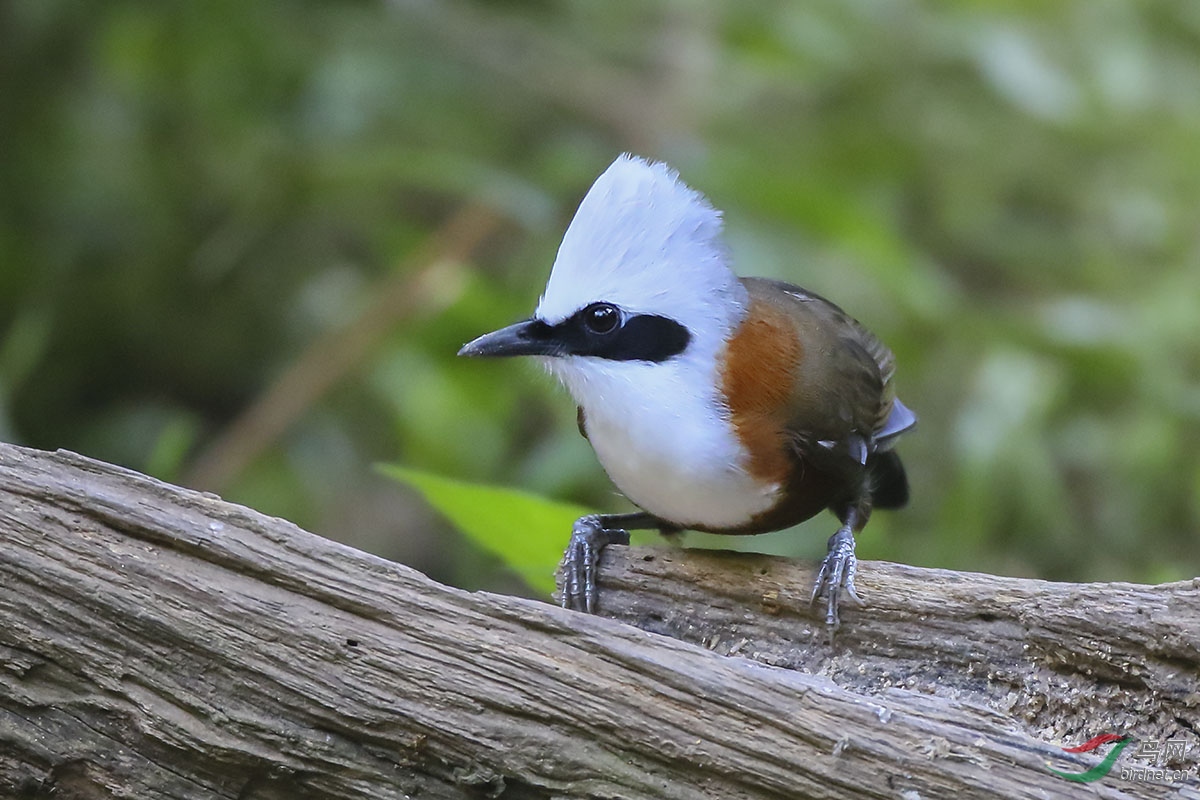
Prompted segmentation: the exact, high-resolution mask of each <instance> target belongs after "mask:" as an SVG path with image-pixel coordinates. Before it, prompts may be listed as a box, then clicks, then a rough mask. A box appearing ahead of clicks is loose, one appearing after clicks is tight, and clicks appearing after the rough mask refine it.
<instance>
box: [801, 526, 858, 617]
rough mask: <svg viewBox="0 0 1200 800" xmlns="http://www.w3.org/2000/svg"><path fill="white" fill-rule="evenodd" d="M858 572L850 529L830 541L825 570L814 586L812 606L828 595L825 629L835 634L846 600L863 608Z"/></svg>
mask: <svg viewBox="0 0 1200 800" xmlns="http://www.w3.org/2000/svg"><path fill="white" fill-rule="evenodd" d="M857 571H858V559H857V558H856V557H855V555H854V534H853V533H852V532H851V530H850V528H849V526H846V527H843V528H841V529H839V530H838V532H837V533H835V534H834V535H833V536H831V537H830V539H829V552H827V553H826V554H825V558H824V560H823V561H821V569H820V571H819V572H817V579H816V581H814V583H813V590H812V597H811V598H810V600H809V602H810V604H812V603H816V602H817V599H818V598H819V597H821V595H825V598H826V605H825V626H826V628H827V629H828V630H829V631H830V633H831V634H832V633H833V631H835V630H837V628H838V625H840V624H841V620H840V618H839V617H838V608H839V606H840V604H841V602H842V599H843V598H845V599H847V600H849V601H850V602H851V603H853V604H854V605H856V606H861V605H862V604H863V601H862V598H861V597H859V596H858V592H856V591H855V590H854V575H855V573H856V572H857Z"/></svg>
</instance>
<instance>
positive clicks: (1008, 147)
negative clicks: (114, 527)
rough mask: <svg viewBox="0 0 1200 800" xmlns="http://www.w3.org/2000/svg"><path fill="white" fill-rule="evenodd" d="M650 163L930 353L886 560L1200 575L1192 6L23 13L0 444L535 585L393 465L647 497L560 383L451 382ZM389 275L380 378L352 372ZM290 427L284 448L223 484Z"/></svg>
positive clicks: (240, 8)
mask: <svg viewBox="0 0 1200 800" xmlns="http://www.w3.org/2000/svg"><path fill="white" fill-rule="evenodd" d="M624 150H630V151H634V152H637V153H640V154H642V155H645V156H650V157H653V158H659V159H665V160H667V161H669V162H670V163H672V164H673V165H674V166H675V167H676V168H677V169H679V170H680V172H681V173H682V174H683V176H684V177H685V179H686V180H687V181H688V182H689V183H691V184H692V185H693V186H695V187H696V188H698V189H700V190H702V191H704V192H705V193H706V194H708V195H709V196H710V198H711V199H712V200H713V202H714V203H715V204H716V205H717V206H718V207H719V208H722V209H724V211H725V212H726V219H727V225H728V234H729V240H730V245H731V248H732V250H733V253H734V257H735V261H736V266H737V268H738V270H739V271H740V272H741V273H743V274H757V275H769V276H774V277H780V278H784V279H787V280H791V281H793V282H796V283H799V284H802V285H804V286H806V287H808V288H811V289H813V290H815V291H817V292H820V293H821V294H824V295H827V296H830V297H832V298H834V299H835V300H837V301H838V302H839V303H840V304H841V305H843V306H844V307H846V308H847V309H848V310H849V311H851V313H853V314H854V315H855V316H857V317H858V318H860V319H861V320H863V321H864V322H865V323H867V324H868V325H869V326H870V327H872V328H873V329H874V330H876V331H877V332H878V333H879V334H880V335H881V336H882V337H883V339H884V340H885V341H887V342H888V343H889V344H890V345H891V346H892V347H893V349H894V350H895V351H896V354H897V357H898V361H899V373H898V376H899V377H898V379H899V385H900V391H901V395H902V396H903V397H904V399H905V401H906V402H907V403H908V404H909V405H910V406H911V407H912V408H913V409H915V410H916V411H917V412H918V414H920V416H921V426H920V428H919V430H918V432H917V433H916V434H915V435H913V436H911V437H909V438H908V439H907V440H906V441H905V442H904V444H903V445H902V446H901V452H902V453H903V455H904V457H905V460H906V463H907V464H908V465H909V470H910V477H911V480H912V483H913V496H914V501H913V504H912V506H911V507H910V508H909V509H907V510H905V511H903V512H901V513H897V514H879V515H877V516H876V518H875V519H873V520H872V523H871V525H870V526H869V527H868V529H867V532H866V534H865V536H864V538H863V541H862V542H861V546H860V555H862V556H864V557H867V558H886V559H894V560H900V561H907V562H912V563H919V564H928V565H941V566H947V567H955V568H967V569H977V570H986V571H997V572H1002V573H1009V574H1023V575H1037V576H1043V577H1047V578H1063V579H1100V578H1106V579H1128V580H1165V579H1173V578H1183V577H1186V576H1192V575H1195V574H1197V573H1198V572H1200V535H1198V528H1200V456H1198V455H1197V446H1196V445H1197V442H1200V324H1198V321H1197V320H1198V314H1200V311H1198V310H1200V4H1198V3H1195V2H1189V1H1188V0H1180V1H1179V2H1154V3H1129V2H1123V1H1119V0H1070V1H1069V2H1056V1H1055V0H1045V1H1044V2H1038V3H1028V2H1015V1H1014V2H1004V1H1003V0H995V1H994V2H960V3H920V2H885V1H884V0H870V1H868V0H848V1H847V2H837V3H829V2H815V1H814V2H795V1H794V0H786V1H785V0H779V2H767V1H766V0H745V1H744V2H738V3H722V2H715V0H714V1H712V2H702V1H701V0H694V1H688V0H657V1H655V2H647V1H646V0H607V1H605V2H601V1H600V0H588V1H585V0H575V1H574V2H555V1H554V0H505V1H504V2H482V1H480V2H462V1H461V0H445V1H444V2H437V3H431V2H415V1H414V0H409V1H407V2H406V1H404V0H392V2H358V3H318V2H307V3H283V2H260V3H245V2H233V0H213V1H212V2H206V3H181V2H170V1H169V0H164V1H163V2H156V3H142V2H121V1H120V0H114V1H113V2H105V3H67V2H55V0H24V1H21V0H14V2H7V3H0V439H3V440H6V441H12V442H18V443H23V444H28V445H32V446H37V447H43V448H55V447H66V448H70V449H74V450H78V451H81V452H83V453H86V454H89V455H93V456H96V457H99V458H103V459H107V460H112V461H116V462H119V463H122V464H125V465H128V466H130V467H133V468H136V469H139V470H144V471H149V472H151V473H153V474H155V475H158V476H160V477H163V478H165V479H168V480H174V481H184V482H191V483H195V484H197V485H200V484H205V485H210V486H212V487H213V488H217V489H219V490H220V491H221V492H222V493H223V494H224V495H225V496H226V497H228V498H230V499H233V500H237V501H241V502H245V503H248V504H250V505H252V506H255V507H257V508H259V509H261V510H264V511H267V512H270V513H274V514H278V515H281V516H285V517H288V518H290V519H293V520H295V521H296V522H298V523H300V524H302V525H304V526H306V527H308V528H310V529H313V530H316V531H318V532H320V533H323V534H326V535H329V536H332V537H335V538H338V539H342V540H345V541H348V542H350V543H352V544H355V545H357V546H360V547H364V548H367V549H371V550H374V551H376V552H379V553H381V554H383V555H386V556H389V557H393V558H398V559H400V560H403V561H406V562H408V563H411V564H414V565H415V566H417V567H419V568H421V569H423V570H425V571H427V572H429V573H431V574H433V575H434V576H435V577H438V578H440V579H442V580H447V581H450V582H452V583H456V584H459V585H463V586H468V587H478V586H487V587H491V588H500V589H506V590H517V591H520V590H521V588H520V584H519V583H518V582H517V579H516V578H515V577H514V576H513V573H511V572H509V571H507V570H505V569H504V568H503V567H501V566H500V561H499V560H498V559H497V558H496V556H495V555H494V554H491V553H487V552H484V551H482V550H480V549H477V548H475V547H474V546H473V545H471V544H469V543H468V542H467V541H465V540H463V539H461V538H460V537H459V535H458V534H457V533H455V532H454V531H453V530H452V529H451V528H450V527H448V525H447V524H446V523H444V522H443V521H442V520H441V518H440V517H437V516H436V515H434V514H433V513H432V512H431V511H430V510H429V509H428V508H427V506H426V505H425V504H424V502H423V501H422V500H421V499H420V498H419V497H418V496H417V495H415V494H414V493H412V492H411V491H410V490H407V489H404V488H402V487H401V486H399V485H398V484H396V483H395V482H393V481H391V480H388V479H386V478H385V477H383V476H382V475H380V474H379V473H377V472H374V471H373V470H372V465H373V464H374V463H377V462H398V463H403V464H406V465H409V466H411V467H415V468H418V469H420V470H425V471H428V472H433V473H440V474H443V475H447V476H454V477H457V478H460V479H465V480H470V481H476V482H483V483H493V484H502V485H508V486H514V487H523V488H524V489H527V490H529V491H532V492H535V493H538V494H541V495H544V496H548V497H553V498H558V499H560V500H565V501H571V502H575V503H581V504H584V505H587V506H590V507H594V508H600V509H606V510H618V509H621V508H623V504H622V501H621V500H620V499H619V498H617V497H615V496H614V494H613V492H612V489H611V487H610V486H609V484H608V483H607V481H606V479H605V478H604V476H603V474H602V472H601V470H600V469H599V467H598V466H597V465H596V463H595V461H594V458H593V456H592V454H591V451H590V449H589V448H588V446H587V444H586V443H585V442H584V441H583V440H582V439H581V438H579V436H578V434H577V433H576V431H575V425H574V408H573V406H572V405H571V403H570V401H569V400H568V399H567V398H566V396H565V395H564V394H563V393H562V392H561V391H560V390H558V389H557V387H555V386H553V385H552V384H551V382H550V380H549V379H548V378H547V377H545V376H543V375H540V374H538V373H537V371H536V370H535V369H532V368H530V367H529V366H527V365H525V366H522V365H519V364H516V363H459V362H457V361H456V360H455V358H454V355H453V354H454V352H455V350H456V348H457V347H458V346H459V345H460V344H461V343H462V342H464V341H466V340H467V339H470V338H472V337H473V336H475V335H477V334H479V333H481V332H484V331H486V330H490V329H492V328H494V327H497V326H499V325H502V324H505V323H508V322H511V321H514V320H516V319H519V318H522V317H523V316H525V315H527V314H528V313H529V311H530V310H531V309H532V308H533V306H534V305H535V303H536V299H537V296H538V294H539V292H540V289H541V287H542V285H543V283H544V281H545V278H546V276H547V274H548V271H549V267H550V264H551V262H552V260H553V257H554V252H555V249H556V246H557V243H558V239H559V237H560V236H561V233H562V230H563V229H564V228H565V225H566V223H567V221H568V220H569V218H570V216H571V214H572V212H573V210H574V206H575V204H576V203H577V202H578V200H579V198H580V197H581V196H582V194H583V192H584V191H585V190H586V189H587V187H588V185H589V184H590V183H591V181H592V180H593V178H594V177H595V176H596V175H597V174H598V173H599V172H600V171H601V170H603V168H604V167H605V166H606V165H607V164H608V163H609V162H610V161H611V160H612V158H613V157H614V156H615V155H616V154H617V153H619V152H621V151H624ZM472 210H473V211H472ZM480 210H482V211H485V212H490V213H491V214H494V215H495V218H496V220H497V221H496V222H495V224H494V225H492V226H491V227H489V228H488V230H487V235H486V237H485V238H484V240H483V242H482V244H480V245H479V246H477V247H474V248H469V251H470V255H469V257H468V258H466V259H460V260H458V261H456V262H455V263H451V264H442V265H441V266H440V267H438V268H437V269H434V270H433V271H432V272H429V273H428V274H426V273H425V272H424V271H425V270H426V269H427V268H428V267H429V264H430V259H431V255H430V254H434V255H436V253H437V252H439V247H444V246H446V245H447V240H450V245H453V240H454V239H455V237H460V236H462V235H463V234H462V231H461V228H460V227H456V225H455V224H454V223H453V222H452V221H453V220H455V219H456V218H460V217H461V215H463V214H464V213H465V214H468V216H469V215H470V213H474V212H479V211H480ZM434 260H435V261H436V258H435V259H434ZM418 275H421V276H423V277H422V278H421V279H420V280H417V278H416V276H418ZM410 278H411V279H412V283H411V286H410V284H406V283H405V281H406V280H409V279H410ZM393 285H400V286H401V287H405V286H410V288H412V298H411V302H409V303H408V304H407V305H403V304H402V305H403V307H400V308H398V309H393V313H391V315H390V316H389V317H388V319H387V322H388V324H387V325H386V326H384V328H383V329H386V334H385V335H383V336H377V337H374V338H371V337H368V339H369V341H368V342H367V344H368V345H369V346H365V347H363V348H362V350H361V357H359V356H357V355H354V354H353V353H351V354H347V352H345V351H343V350H338V349H337V348H333V349H330V350H328V351H327V350H326V349H323V347H324V345H323V344H322V343H323V342H327V341H328V339H329V338H330V337H331V336H334V337H336V335H337V332H338V331H341V330H345V329H347V328H351V329H353V327H354V326H355V325H356V323H359V322H361V321H362V320H363V319H364V315H365V314H368V313H369V311H370V309H371V308H372V307H373V303H374V302H375V301H376V299H377V298H378V297H379V296H381V293H382V292H383V291H384V287H387V286H393ZM306 358H307V359H309V361H310V363H312V364H315V365H316V368H315V370H310V371H309V372H307V373H302V374H301V375H300V377H299V378H298V379H297V380H298V381H299V383H298V384H292V385H290V386H291V388H292V389H293V391H289V392H283V398H284V401H286V400H287V399H289V398H296V397H301V396H303V392H297V391H294V389H295V386H296V385H299V386H301V387H302V388H303V387H306V386H308V387H311V386H315V385H317V384H318V383H319V382H320V381H322V380H324V381H327V382H328V383H330V384H331V385H330V387H329V389H328V391H324V392H319V391H314V392H313V394H312V399H311V400H308V401H305V402H298V403H297V406H298V410H297V412H296V414H295V417H296V418H295V419H294V420H290V419H285V417H286V415H285V414H284V412H283V411H281V410H280V409H281V408H282V406H283V405H286V402H282V403H281V402H280V401H279V400H278V398H276V400H275V401H272V402H265V403H264V401H263V398H265V397H269V396H270V395H269V394H268V390H269V387H271V386H272V385H273V383H274V382H275V381H276V380H277V379H279V378H280V376H283V375H285V374H287V373H288V370H289V367H291V365H293V364H295V363H297V362H301V361H304V360H305V359H306ZM306 380H307V381H308V383H305V381H306ZM256 403H259V404H262V405H263V409H264V410H263V413H262V415H261V416H260V417H256V418H254V419H255V420H256V423H255V424H256V425H257V430H258V431H259V433H260V434H261V433H262V431H263V430H264V429H266V430H269V429H270V428H271V425H272V420H276V421H278V420H284V421H285V423H286V424H280V425H278V426H277V427H278V428H279V430H277V431H276V432H274V433H269V434H267V435H262V443H263V444H262V446H261V447H258V448H255V449H254V450H253V452H252V453H251V454H250V457H249V459H248V462H247V464H246V465H245V466H244V467H238V468H230V467H228V464H227V465H226V468H225V469H224V471H222V470H221V469H218V470H217V471H216V473H212V472H210V473H208V475H207V477H205V479H204V480H199V479H198V478H197V476H198V475H200V474H201V473H200V472H198V467H197V464H199V463H202V461H203V458H204V457H205V454H206V453H211V452H212V448H213V447H215V446H216V443H218V442H219V441H221V439H222V437H223V436H224V437H225V438H229V437H230V436H231V435H233V438H234V439H239V435H240V434H239V431H241V430H242V429H241V428H237V427H231V426H233V425H234V424H235V421H236V420H238V419H242V418H243V417H242V415H243V414H244V413H245V412H246V410H247V409H248V408H251V407H254V406H255V404H256ZM273 414H274V415H275V416H272V415H273ZM264 420H265V421H264ZM231 431H232V432H233V434H231V433H230V432H231ZM831 530H832V523H831V520H830V519H829V518H818V519H817V520H814V521H811V522H809V523H807V524H806V525H804V526H802V527H801V528H800V530H799V532H796V531H792V532H785V533H781V534H772V535H769V536H765V537H755V538H753V539H747V540H738V541H737V542H736V543H735V544H737V545H739V546H745V547H752V548H756V549H764V550H770V551H773V552H784V553H793V554H798V555H807V556H813V555H816V554H818V553H819V552H821V550H822V549H823V546H824V541H825V538H826V537H827V536H828V534H829V533H830V532H831ZM566 536H567V532H566V531H565V530H564V531H563V532H562V540H563V542H565V539H566ZM689 542H701V543H703V542H705V539H704V537H699V536H693V537H691V538H690V539H689ZM719 544H731V543H730V542H724V543H720V542H719Z"/></svg>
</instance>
